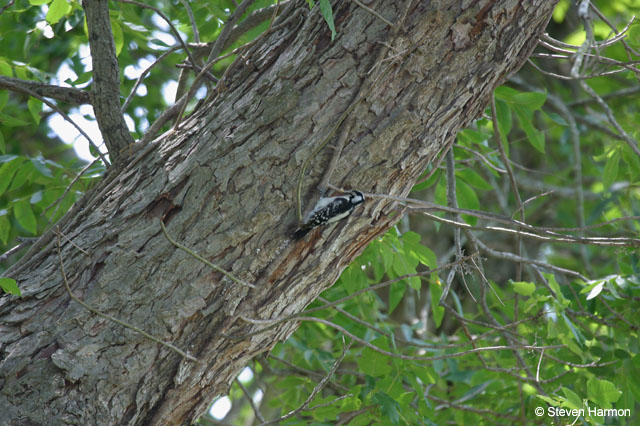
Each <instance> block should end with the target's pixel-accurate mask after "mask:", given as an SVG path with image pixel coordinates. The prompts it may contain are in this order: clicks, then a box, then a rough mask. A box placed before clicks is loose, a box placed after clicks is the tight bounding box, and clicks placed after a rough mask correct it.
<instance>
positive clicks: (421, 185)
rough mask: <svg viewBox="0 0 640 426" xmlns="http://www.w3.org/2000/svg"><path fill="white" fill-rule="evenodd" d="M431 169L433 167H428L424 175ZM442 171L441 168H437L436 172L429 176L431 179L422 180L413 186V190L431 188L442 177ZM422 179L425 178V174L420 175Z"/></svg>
mask: <svg viewBox="0 0 640 426" xmlns="http://www.w3.org/2000/svg"><path fill="white" fill-rule="evenodd" d="M430 171H431V169H427V170H426V171H425V172H424V173H423V175H424V176H426V175H427V173H429V172H430ZM441 174H442V173H441V172H440V170H437V171H436V172H435V173H434V174H432V175H431V177H429V179H427V180H425V181H424V182H420V183H418V184H416V185H415V186H414V187H413V188H411V192H415V191H422V190H423V189H427V188H430V187H431V186H433V184H435V183H436V182H437V181H438V179H440V175H441ZM420 178H421V179H422V178H423V176H421V177H420Z"/></svg>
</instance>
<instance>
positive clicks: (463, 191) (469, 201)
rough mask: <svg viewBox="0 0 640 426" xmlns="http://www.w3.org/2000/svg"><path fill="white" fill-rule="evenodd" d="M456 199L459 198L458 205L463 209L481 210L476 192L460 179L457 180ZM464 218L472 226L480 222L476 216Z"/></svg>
mask: <svg viewBox="0 0 640 426" xmlns="http://www.w3.org/2000/svg"><path fill="white" fill-rule="evenodd" d="M456 197H457V198H458V205H459V206H460V207H461V208H463V209H469V210H478V209H479V208H480V201H479V200H478V195H477V194H476V191H474V190H473V188H471V187H470V186H469V185H467V184H466V183H464V182H463V181H461V180H459V179H456ZM462 218H463V219H464V221H465V222H467V223H468V224H470V225H475V224H476V223H477V222H478V218H477V217H475V216H469V215H467V214H463V215H462Z"/></svg>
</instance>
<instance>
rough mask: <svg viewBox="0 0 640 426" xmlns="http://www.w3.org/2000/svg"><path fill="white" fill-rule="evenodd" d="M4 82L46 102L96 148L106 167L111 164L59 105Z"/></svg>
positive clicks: (29, 90)
mask: <svg viewBox="0 0 640 426" xmlns="http://www.w3.org/2000/svg"><path fill="white" fill-rule="evenodd" d="M4 84H5V86H9V87H12V88H13V89H14V90H15V91H20V92H23V93H25V94H27V95H29V96H32V97H34V98H36V99H39V100H40V101H42V102H43V103H44V104H46V105H47V106H48V107H49V108H51V109H52V110H54V111H56V112H57V113H58V114H60V115H61V116H62V117H63V118H64V119H65V120H67V121H68V122H69V123H71V125H72V126H73V127H75V128H76V130H77V131H78V132H80V134H81V135H82V136H84V138H85V139H86V140H87V141H88V142H89V145H91V146H92V147H93V149H95V150H96V152H97V153H98V156H99V157H100V159H101V160H102V162H103V163H104V165H105V166H106V167H109V166H110V165H111V163H109V161H107V159H106V158H105V156H104V154H103V153H102V152H101V151H100V149H99V148H98V146H97V145H96V144H95V142H93V140H91V138H90V137H89V135H88V134H87V133H86V132H85V131H84V130H82V128H81V127H80V126H79V125H78V124H76V122H75V121H73V120H72V119H71V117H69V116H68V115H67V113H66V112H64V111H63V110H61V109H60V107H59V106H58V105H56V104H54V103H53V102H50V101H49V100H48V99H46V98H44V97H42V96H40V95H39V94H37V93H36V92H34V91H33V90H31V89H28V88H26V87H18V86H17V85H16V84H14V83H13V82H10V81H5V82H4Z"/></svg>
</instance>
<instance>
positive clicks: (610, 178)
mask: <svg viewBox="0 0 640 426" xmlns="http://www.w3.org/2000/svg"><path fill="white" fill-rule="evenodd" d="M619 164H620V153H619V152H618V151H616V152H614V153H613V154H612V155H610V156H609V158H607V162H606V163H605V165H604V172H603V173H602V184H603V185H604V189H605V191H606V190H608V189H609V188H610V187H611V185H612V184H613V182H615V180H616V179H617V178H618V165H619Z"/></svg>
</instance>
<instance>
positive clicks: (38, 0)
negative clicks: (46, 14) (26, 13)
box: [29, 0, 51, 6]
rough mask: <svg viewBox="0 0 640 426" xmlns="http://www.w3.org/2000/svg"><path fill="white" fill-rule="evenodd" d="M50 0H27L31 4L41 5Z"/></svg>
mask: <svg viewBox="0 0 640 426" xmlns="http://www.w3.org/2000/svg"><path fill="white" fill-rule="evenodd" d="M49 3H51V0H29V4H31V5H32V6H42V5H43V4H49Z"/></svg>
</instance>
